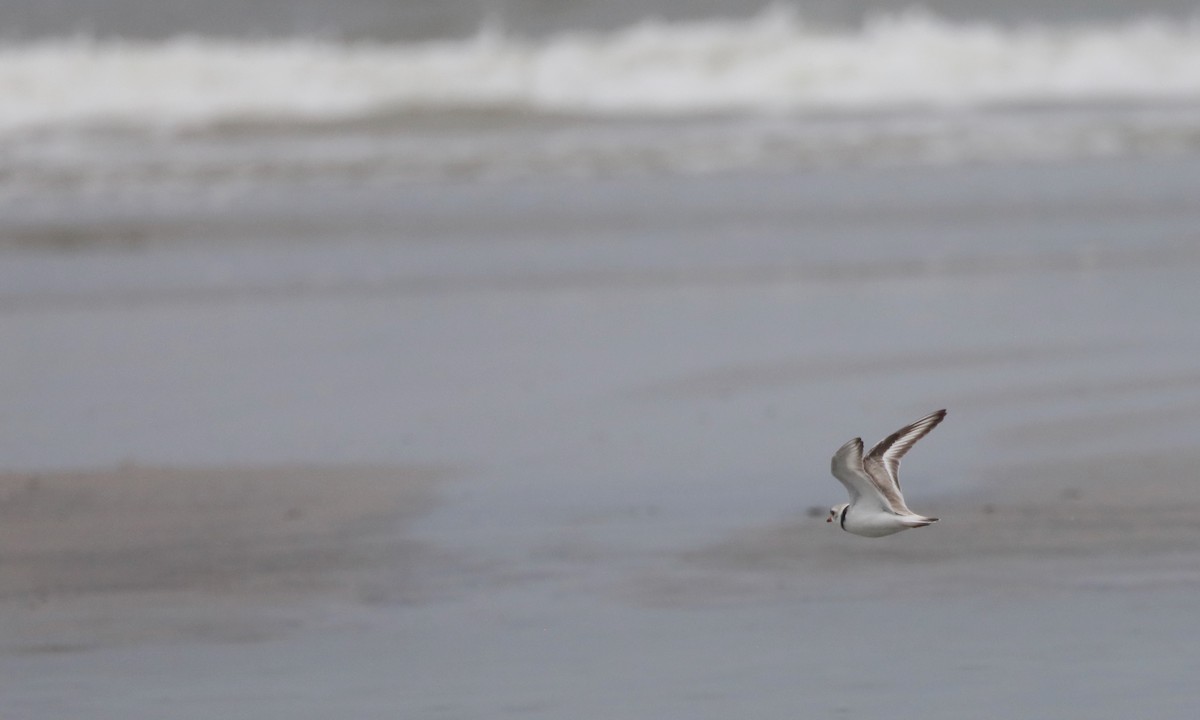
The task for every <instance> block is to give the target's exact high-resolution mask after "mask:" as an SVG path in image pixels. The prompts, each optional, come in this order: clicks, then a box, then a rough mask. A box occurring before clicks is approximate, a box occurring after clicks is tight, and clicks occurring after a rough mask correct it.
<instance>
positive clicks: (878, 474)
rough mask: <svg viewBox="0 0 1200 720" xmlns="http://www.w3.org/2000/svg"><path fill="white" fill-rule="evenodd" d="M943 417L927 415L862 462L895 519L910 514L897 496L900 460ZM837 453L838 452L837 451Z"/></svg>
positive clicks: (942, 414)
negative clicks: (895, 515)
mask: <svg viewBox="0 0 1200 720" xmlns="http://www.w3.org/2000/svg"><path fill="white" fill-rule="evenodd" d="M945 417H946V411H945V410H938V411H937V412H934V413H930V414H928V415H926V416H925V417H923V418H921V419H920V420H917V421H916V422H914V423H912V424H910V425H905V426H904V427H902V428H900V429H899V430H897V431H896V432H894V433H892V434H891V435H888V436H887V437H886V438H884V439H883V440H880V441H879V444H878V445H876V446H875V447H873V448H871V452H869V453H867V456H866V457H865V458H863V459H862V464H861V467H862V468H863V471H864V473H865V474H866V475H867V477H868V478H869V479H870V480H871V483H872V484H873V485H874V486H875V488H876V489H877V490H878V492H879V493H880V494H881V495H882V496H883V497H884V499H885V501H886V503H887V505H888V506H889V509H891V511H892V512H895V513H896V514H898V515H907V514H911V513H912V511H911V510H909V509H908V506H907V505H905V504H904V495H903V494H901V492H900V459H901V458H903V457H904V454H905V453H906V452H908V451H909V450H910V449H911V448H912V446H913V445H915V444H916V443H917V441H918V440H920V439H921V438H923V437H925V436H926V435H928V434H929V431H930V430H933V429H934V428H935V427H937V425H938V423H940V422H941V421H942V419H943V418H945ZM839 452H840V451H839Z"/></svg>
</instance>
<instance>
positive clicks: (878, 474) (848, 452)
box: [825, 410, 946, 537]
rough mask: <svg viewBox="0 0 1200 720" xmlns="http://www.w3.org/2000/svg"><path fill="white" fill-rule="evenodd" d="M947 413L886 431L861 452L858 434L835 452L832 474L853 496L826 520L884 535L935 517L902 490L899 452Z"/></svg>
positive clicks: (860, 532) (853, 530) (858, 531)
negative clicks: (919, 510)
mask: <svg viewBox="0 0 1200 720" xmlns="http://www.w3.org/2000/svg"><path fill="white" fill-rule="evenodd" d="M944 417H946V411H945V410H938V411H937V412H935V413H930V414H929V415H926V416H925V417H923V418H921V419H920V420H918V421H916V422H915V423H913V424H911V425H905V426H904V427H902V428H900V429H899V430H897V431H896V432H894V433H892V434H891V435H888V436H887V437H886V438H884V439H883V440H880V441H879V444H878V445H876V446H875V447H873V448H871V452H869V453H867V455H866V457H863V442H862V438H854V439H853V440H851V441H850V442H848V443H846V444H845V445H843V446H841V447H840V448H838V451H837V452H836V453H834V454H833V468H832V469H833V476H834V477H835V478H837V479H838V481H839V482H841V483H842V484H843V485H845V486H846V490H848V491H849V492H850V502H848V503H842V504H841V505H834V506H833V507H832V508H830V509H829V517H827V518H825V522H836V523H837V524H839V525H841V526H842V529H843V530H845V531H846V532H851V533H854V534H855V535H863V536H866V537H883V536H884V535H891V534H893V533H898V532H900V531H901V530H907V529H908V528H917V527H925V526H926V525H931V524H933V523H935V522H937V518H932V517H925V516H924V515H918V514H916V513H914V512H913V511H912V510H909V509H908V506H907V505H905V504H904V496H903V495H902V494H900V478H899V476H898V473H899V472H900V458H902V457H904V453H906V452H908V450H909V448H911V447H912V446H913V445H915V444H916V442H917V441H918V440H920V439H921V438H923V437H925V435H926V434H928V433H929V431H930V430H932V429H934V428H935V427H937V424H938V423H940V422H941V421H942V418H944Z"/></svg>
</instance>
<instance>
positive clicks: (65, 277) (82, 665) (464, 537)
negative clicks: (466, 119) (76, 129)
mask: <svg viewBox="0 0 1200 720" xmlns="http://www.w3.org/2000/svg"><path fill="white" fill-rule="evenodd" d="M901 181H902V182H901ZM1197 183H1200V165H1197V164H1196V163H1195V162H1194V161H1193V160H1190V159H1186V158H1184V159H1180V158H1152V159H1143V160H1136V161H1135V160H1129V159H1125V160H1114V161H1105V162H1084V163H1078V164H1057V165H1008V166H990V167H954V168H920V169H890V170H859V171H837V172H833V171H829V172H814V173H795V174H776V173H760V174H742V175H717V176H711V177H704V178H690V179H680V178H670V179H662V178H660V179H654V178H642V179H626V180H621V181H608V180H597V181H575V182H571V183H560V182H557V181H545V182H532V181H530V182H519V183H511V184H493V185H487V184H473V183H463V184H457V183H448V184H446V185H444V186H443V187H440V188H438V189H437V191H436V192H435V191H434V189H433V188H431V187H429V186H425V185H416V186H396V187H376V188H347V189H342V190H332V189H328V188H320V189H314V188H306V187H295V188H290V189H289V188H275V189H271V190H269V191H268V190H264V191H262V192H261V193H260V194H257V195H256V194H250V195H246V196H244V197H241V198H239V199H238V200H237V201H236V202H230V203H228V204H225V205H223V206H222V207H221V209H220V212H211V211H209V210H205V209H204V207H201V206H196V207H192V208H191V209H189V210H186V211H185V210H179V209H176V210H171V209H169V208H167V209H162V210H161V213H162V214H163V215H164V216H170V215H171V213H173V212H175V213H178V216H177V217H176V219H175V220H174V221H171V222H165V221H164V220H163V218H162V217H159V218H158V219H155V220H154V221H153V222H151V221H149V220H146V221H144V222H140V221H138V220H137V218H136V215H135V214H132V213H130V211H129V210H128V208H123V207H122V206H121V205H120V203H117V204H113V205H105V204H103V203H94V204H89V203H80V204H77V205H74V206H71V207H70V208H67V209H64V210H63V211H62V212H61V213H58V214H56V215H55V216H54V220H53V223H51V224H48V225H39V224H38V223H39V222H43V221H39V220H37V217H36V212H35V209H32V208H30V207H28V206H22V207H14V208H13V212H12V213H9V214H7V215H6V216H5V217H6V220H5V222H7V223H8V225H7V226H5V227H6V228H7V229H3V232H0V235H2V236H3V237H6V238H9V239H12V238H14V237H15V238H18V240H20V242H16V243H15V244H7V245H4V246H3V253H2V256H0V279H2V280H3V284H2V286H0V287H2V292H0V388H2V389H3V392H0V398H2V400H0V403H2V404H0V422H2V430H3V432H0V450H2V452H3V457H4V458H5V467H6V468H7V469H6V470H5V471H4V473H3V474H0V703H2V711H3V712H2V714H3V715H4V717H5V718H6V719H7V718H16V719H18V720H25V719H41V718H60V717H87V718H95V719H103V718H113V719H114V720H115V719H117V718H120V719H121V720H128V719H129V718H141V717H146V718H149V717H156V718H157V717H170V718H210V717H213V716H220V717H224V718H256V719H258V720H262V719H263V718H273V717H279V718H307V717H311V718H325V717H330V716H353V717H357V718H373V717H379V718H385V717H386V718H394V717H397V715H400V716H404V717H428V718H497V717H514V718H516V717H520V718H560V717H572V718H606V719H611V718H631V719H632V718H651V717H653V718H688V719H689V720H691V719H694V718H729V717H783V716H796V715H800V716H811V717H844V718H870V717H890V718H916V717H920V718H923V719H928V718H962V717H978V718H1009V717H1039V716H1053V717H1056V718H1088V719H1089V720H1095V719H1097V718H1114V719H1116V718H1128V717H1143V716H1145V717H1156V718H1185V717H1190V713H1191V712H1192V711H1194V708H1195V707H1196V703H1197V702H1198V697H1200V696H1198V695H1197V693H1196V690H1195V687H1194V682H1193V680H1192V674H1193V672H1192V669H1193V668H1194V667H1196V666H1197V664H1198V663H1200V655H1198V651H1197V647H1200V645H1198V644H1197V643H1196V642H1195V629H1194V623H1193V622H1192V621H1193V618H1194V615H1195V597H1196V592H1197V590H1200V519H1198V518H1200V492H1198V490H1197V484H1196V482H1197V479H1196V473H1195V472H1194V468H1195V467H1196V463H1197V461H1200V457H1198V456H1197V452H1196V446H1195V438H1196V437H1197V436H1200V372H1198V370H1197V365H1196V357H1198V354H1197V352H1198V350H1200V330H1198V328H1200V324H1197V323H1196V322H1195V318H1194V308H1195V307H1197V301H1198V300H1200V296H1198V294H1197V293H1198V288H1200V285H1198V284H1197V283H1196V282H1195V278H1196V276H1197V270H1198V269H1200V253H1197V252H1196V251H1195V250H1194V247H1195V240H1196V231H1195V228H1196V227H1200V216H1197V210H1196V208H1195V207H1194V203H1191V202H1190V198H1188V199H1187V201H1184V199H1185V196H1186V195H1187V192H1186V191H1185V188H1191V187H1196V186H1197ZM532 198H536V199H537V202H536V203H533V202H532V200H531V199H532ZM512 207H526V208H529V209H528V211H527V212H526V213H510V214H507V215H506V214H504V213H502V212H500V211H499V210H498V209H500V208H512ZM206 213H208V214H206ZM272 218H274V220H273V219H272ZM197 223H198V224H197ZM273 223H274V224H273ZM309 223H311V224H309ZM37 227H41V228H42V230H41V231H39V232H41V233H43V234H46V233H49V234H51V235H53V234H54V233H61V232H69V233H75V234H76V235H77V236H79V237H84V238H86V237H88V234H87V233H88V232H89V228H92V229H94V230H95V232H96V233H97V237H99V238H100V241H99V244H98V245H96V246H94V247H90V246H88V245H87V244H86V243H85V244H84V245H83V246H72V247H71V248H63V247H60V246H57V245H55V246H52V247H44V246H40V245H38V244H37V243H36V242H35V243H34V245H33V246H31V245H29V240H28V239H29V238H31V237H39V235H38V233H37V232H33V231H31V230H30V228H37ZM114 227H123V228H125V229H126V230H128V229H129V228H130V227H132V228H133V230H136V231H137V233H136V234H137V235H138V237H141V238H142V240H141V241H139V245H138V246H137V247H136V248H128V247H119V248H118V247H113V246H111V245H110V244H107V243H106V242H105V238H109V237H112V228H114ZM292 227H307V228H309V234H307V235H303V234H302V235H300V236H298V237H296V238H287V237H286V235H287V233H288V229H289V228H292ZM51 230H53V232H51ZM21 238H24V240H21ZM323 238H324V239H323ZM335 238H336V239H337V241H336V242H335V241H334V239H335ZM938 407H947V408H948V409H949V411H950V412H949V416H948V419H947V420H946V422H945V423H943V424H942V425H941V426H939V427H938V428H937V430H936V431H935V432H934V433H932V434H931V435H930V436H929V437H928V438H926V439H924V440H922V442H921V443H920V444H919V445H918V446H917V447H916V448H915V449H914V450H913V451H912V453H910V455H909V456H908V457H907V458H906V459H905V464H904V468H903V471H902V478H903V482H904V487H905V491H906V495H907V497H908V501H909V504H910V505H911V506H912V507H913V508H914V509H915V510H917V511H918V512H923V513H928V514H933V515H937V516H939V517H941V521H940V522H939V523H938V524H936V525H935V526H933V527H930V528H925V529H921V530H916V531H911V532H905V533H902V534H900V535H897V536H893V537H889V538H884V539H880V540H869V539H865V538H859V537H854V536H851V535H848V534H846V533H842V532H840V531H839V530H838V529H837V528H836V527H834V526H831V525H828V524H826V523H825V522H824V516H825V513H826V512H827V509H828V507H829V506H831V505H833V504H835V503H838V502H841V501H843V500H844V491H843V489H842V488H841V486H840V485H838V484H837V483H836V481H834V480H833V478H832V477H830V476H829V474H828V465H829V457H830V455H831V453H832V451H833V450H834V449H836V448H837V447H838V446H839V445H840V444H841V443H842V442H844V441H846V440H847V439H849V438H850V437H854V436H855V435H860V436H862V437H863V438H864V439H865V440H866V441H867V442H868V443H872V442H874V441H875V440H877V439H879V438H882V437H883V436H885V435H886V434H888V433H890V432H891V431H892V430H894V429H895V428H896V427H899V426H900V425H901V424H903V423H905V422H908V421H910V420H912V419H914V418H916V417H919V416H921V415H922V414H924V413H926V412H929V411H931V410H933V409H936V408H938Z"/></svg>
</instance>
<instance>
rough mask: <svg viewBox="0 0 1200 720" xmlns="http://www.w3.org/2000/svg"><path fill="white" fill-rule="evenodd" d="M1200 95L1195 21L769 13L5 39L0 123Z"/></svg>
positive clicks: (146, 124) (840, 106)
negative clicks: (339, 36)
mask: <svg viewBox="0 0 1200 720" xmlns="http://www.w3.org/2000/svg"><path fill="white" fill-rule="evenodd" d="M1146 100H1152V101H1169V102H1177V101H1182V102H1193V101H1200V21H1192V22H1182V23H1181V22H1174V21H1168V20H1161V19H1159V20H1156V19H1144V20H1138V21H1129V22H1124V23H1120V24H1111V25H1103V26H1102V25H1092V26H1023V27H1003V26H999V25H994V24H980V23H975V24H964V23H954V22H949V21H946V20H943V19H940V18H938V17H936V16H934V15H931V14H928V13H924V12H907V13H902V14H895V15H887V16H879V17H876V18H874V19H872V20H869V21H867V22H865V23H864V24H863V25H862V26H861V27H858V28H854V29H843V30H833V29H827V28H820V27H814V26H811V25H810V24H808V23H806V22H805V21H804V19H803V17H802V15H801V14H799V13H797V12H795V11H793V10H790V9H786V8H774V9H771V10H768V11H765V12H763V13H761V14H759V15H757V16H755V17H752V18H748V19H741V20H711V21H703V22H687V23H665V22H655V21H646V22H643V23H640V24H638V25H636V26H633V27H629V28H626V29H624V30H620V31H615V32H610V33H560V34H558V35H553V36H549V37H545V38H541V39H523V38H518V37H512V36H509V35H507V34H504V33H502V32H498V31H492V30H484V31H481V32H480V33H479V34H478V35H476V36H475V37H472V38H467V39H462V40H447V41H439V42H425V43H412V44H380V43H337V42H326V41H317V40H304V39H285V40H261V41H236V40H220V39H212V38H196V37H192V38H185V37H180V38H175V39H172V40H168V41H162V42H129V41H122V40H102V39H94V38H82V37H76V38H65V39H57V40H45V41H39V42H34V43H15V44H14V43H10V44H8V45H6V46H3V47H0V133H13V132H22V133H24V132H28V131H31V130H33V131H36V130H40V129H47V128H48V129H52V130H53V129H62V128H80V127H93V126H103V127H111V126H117V127H121V128H134V129H150V130H154V131H163V130H167V131H172V130H180V129H195V128H206V127H212V126H220V125H222V124H228V123H268V124H270V123H329V122H341V121H346V120H357V119H362V118H370V117H374V116H378V115H381V114H382V115H387V114H395V113H404V112H425V111H437V112H445V111H458V110H471V111H479V110H503V111H506V112H512V111H516V112H518V113H532V114H575V115H586V116H602V117H636V116H670V117H674V116H687V115H698V114H713V113H718V114H721V113H735V114H747V113H749V114H779V113H784V114H796V113H811V112H829V111H888V110H894V109H913V108H926V109H929V108H932V109H944V108H973V107H986V106H995V105H1014V104H1016V105H1019V104H1027V103H1051V104H1072V103H1080V102H1084V103H1087V102H1093V103H1094V102H1107V101H1146Z"/></svg>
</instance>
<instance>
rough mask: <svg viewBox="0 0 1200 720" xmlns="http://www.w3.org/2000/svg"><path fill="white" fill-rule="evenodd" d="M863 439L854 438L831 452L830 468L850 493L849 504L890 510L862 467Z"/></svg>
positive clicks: (876, 486)
mask: <svg viewBox="0 0 1200 720" xmlns="http://www.w3.org/2000/svg"><path fill="white" fill-rule="evenodd" d="M862 453H863V441H862V438H854V439H853V440H851V441H850V442H848V443H846V444H845V445H843V446H841V447H840V448H838V451H837V452H836V453H834V454H833V462H832V463H831V467H830V470H831V471H832V472H833V476H834V477H835V478H837V479H838V481H839V482H840V483H842V484H843V485H845V486H846V491H847V492H849V493H850V504H851V505H858V506H862V507H864V509H874V510H881V511H887V512H891V509H890V507H889V505H888V502H887V500H886V499H885V498H884V497H883V495H882V494H880V492H879V487H878V485H877V484H876V483H875V481H874V480H872V479H871V476H870V475H868V474H867V471H866V469H865V468H864V467H863V454H862Z"/></svg>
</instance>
